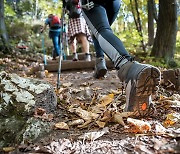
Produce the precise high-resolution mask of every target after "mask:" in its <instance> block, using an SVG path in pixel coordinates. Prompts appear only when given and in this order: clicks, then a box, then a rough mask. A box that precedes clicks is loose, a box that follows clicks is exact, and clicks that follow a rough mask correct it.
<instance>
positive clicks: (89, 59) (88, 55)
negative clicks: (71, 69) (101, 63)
mask: <svg viewBox="0 0 180 154" xmlns="http://www.w3.org/2000/svg"><path fill="white" fill-rule="evenodd" d="M85 61H91V54H89V53H85Z"/></svg>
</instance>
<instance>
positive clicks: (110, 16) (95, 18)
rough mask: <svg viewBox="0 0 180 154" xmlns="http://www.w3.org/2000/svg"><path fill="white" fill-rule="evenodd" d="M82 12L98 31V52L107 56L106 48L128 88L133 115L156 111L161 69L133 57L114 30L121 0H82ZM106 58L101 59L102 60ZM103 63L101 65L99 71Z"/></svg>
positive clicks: (140, 115) (130, 109)
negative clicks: (153, 97) (156, 94)
mask: <svg viewBox="0 0 180 154" xmlns="http://www.w3.org/2000/svg"><path fill="white" fill-rule="evenodd" d="M80 4H81V5H80V6H81V8H82V14H83V16H84V18H85V20H86V22H87V24H88V26H89V28H90V30H91V32H92V33H93V35H94V38H93V39H94V42H95V45H96V53H98V54H99V57H97V58H101V59H104V58H103V56H102V54H103V52H104V53H105V54H106V55H107V56H108V57H109V58H110V59H111V60H112V62H113V64H114V66H115V68H116V70H117V74H118V77H119V79H120V81H121V82H122V83H123V85H124V87H125V91H126V106H125V110H124V111H125V112H129V113H130V114H131V116H135V117H145V116H148V115H150V114H152V112H151V111H153V107H152V97H151V96H152V95H153V94H155V93H156V91H157V90H158V86H159V84H160V79H161V73H160V70H159V69H158V68H156V67H154V66H151V65H148V64H141V63H138V62H137V61H134V59H133V58H132V57H131V55H130V54H129V53H128V51H127V50H126V49H125V47H124V45H123V43H122V42H121V40H120V39H119V38H118V37H117V36H116V35H115V34H114V33H113V31H112V29H111V27H110V26H111V25H112V23H113V22H114V20H115V19H116V17H117V14H118V12H119V9H120V5H121V0H80ZM102 62H103V61H102V60H100V61H99V63H102ZM101 66H103V65H99V66H97V67H99V68H98V71H100V70H101V68H100V67H101Z"/></svg>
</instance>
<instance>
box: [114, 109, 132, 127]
mask: <svg viewBox="0 0 180 154" xmlns="http://www.w3.org/2000/svg"><path fill="white" fill-rule="evenodd" d="M132 114H133V112H122V113H119V112H115V113H114V114H113V117H112V121H113V122H117V123H118V124H121V125H123V126H125V123H124V120H123V118H127V117H129V116H131V115H132Z"/></svg>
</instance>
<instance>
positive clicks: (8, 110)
mask: <svg viewBox="0 0 180 154" xmlns="http://www.w3.org/2000/svg"><path fill="white" fill-rule="evenodd" d="M56 105H57V98H56V94H55V92H54V89H53V87H52V86H51V85H50V84H49V83H47V82H45V81H43V80H37V79H30V78H22V77H19V76H18V75H16V74H7V73H6V72H0V148H1V147H4V146H13V145H14V144H19V143H25V142H32V141H34V140H36V139H38V138H39V137H41V136H42V135H43V134H47V133H48V132H49V131H51V126H52V123H51V122H46V121H42V120H41V119H37V118H34V117H33V115H34V110H35V109H36V108H38V107H41V108H43V109H45V110H46V113H47V114H48V113H53V112H54V110H55V109H56Z"/></svg>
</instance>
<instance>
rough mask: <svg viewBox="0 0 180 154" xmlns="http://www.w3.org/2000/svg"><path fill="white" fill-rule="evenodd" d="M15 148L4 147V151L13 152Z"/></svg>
mask: <svg viewBox="0 0 180 154" xmlns="http://www.w3.org/2000/svg"><path fill="white" fill-rule="evenodd" d="M13 150H15V147H4V148H3V151H4V152H11V151H13Z"/></svg>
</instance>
